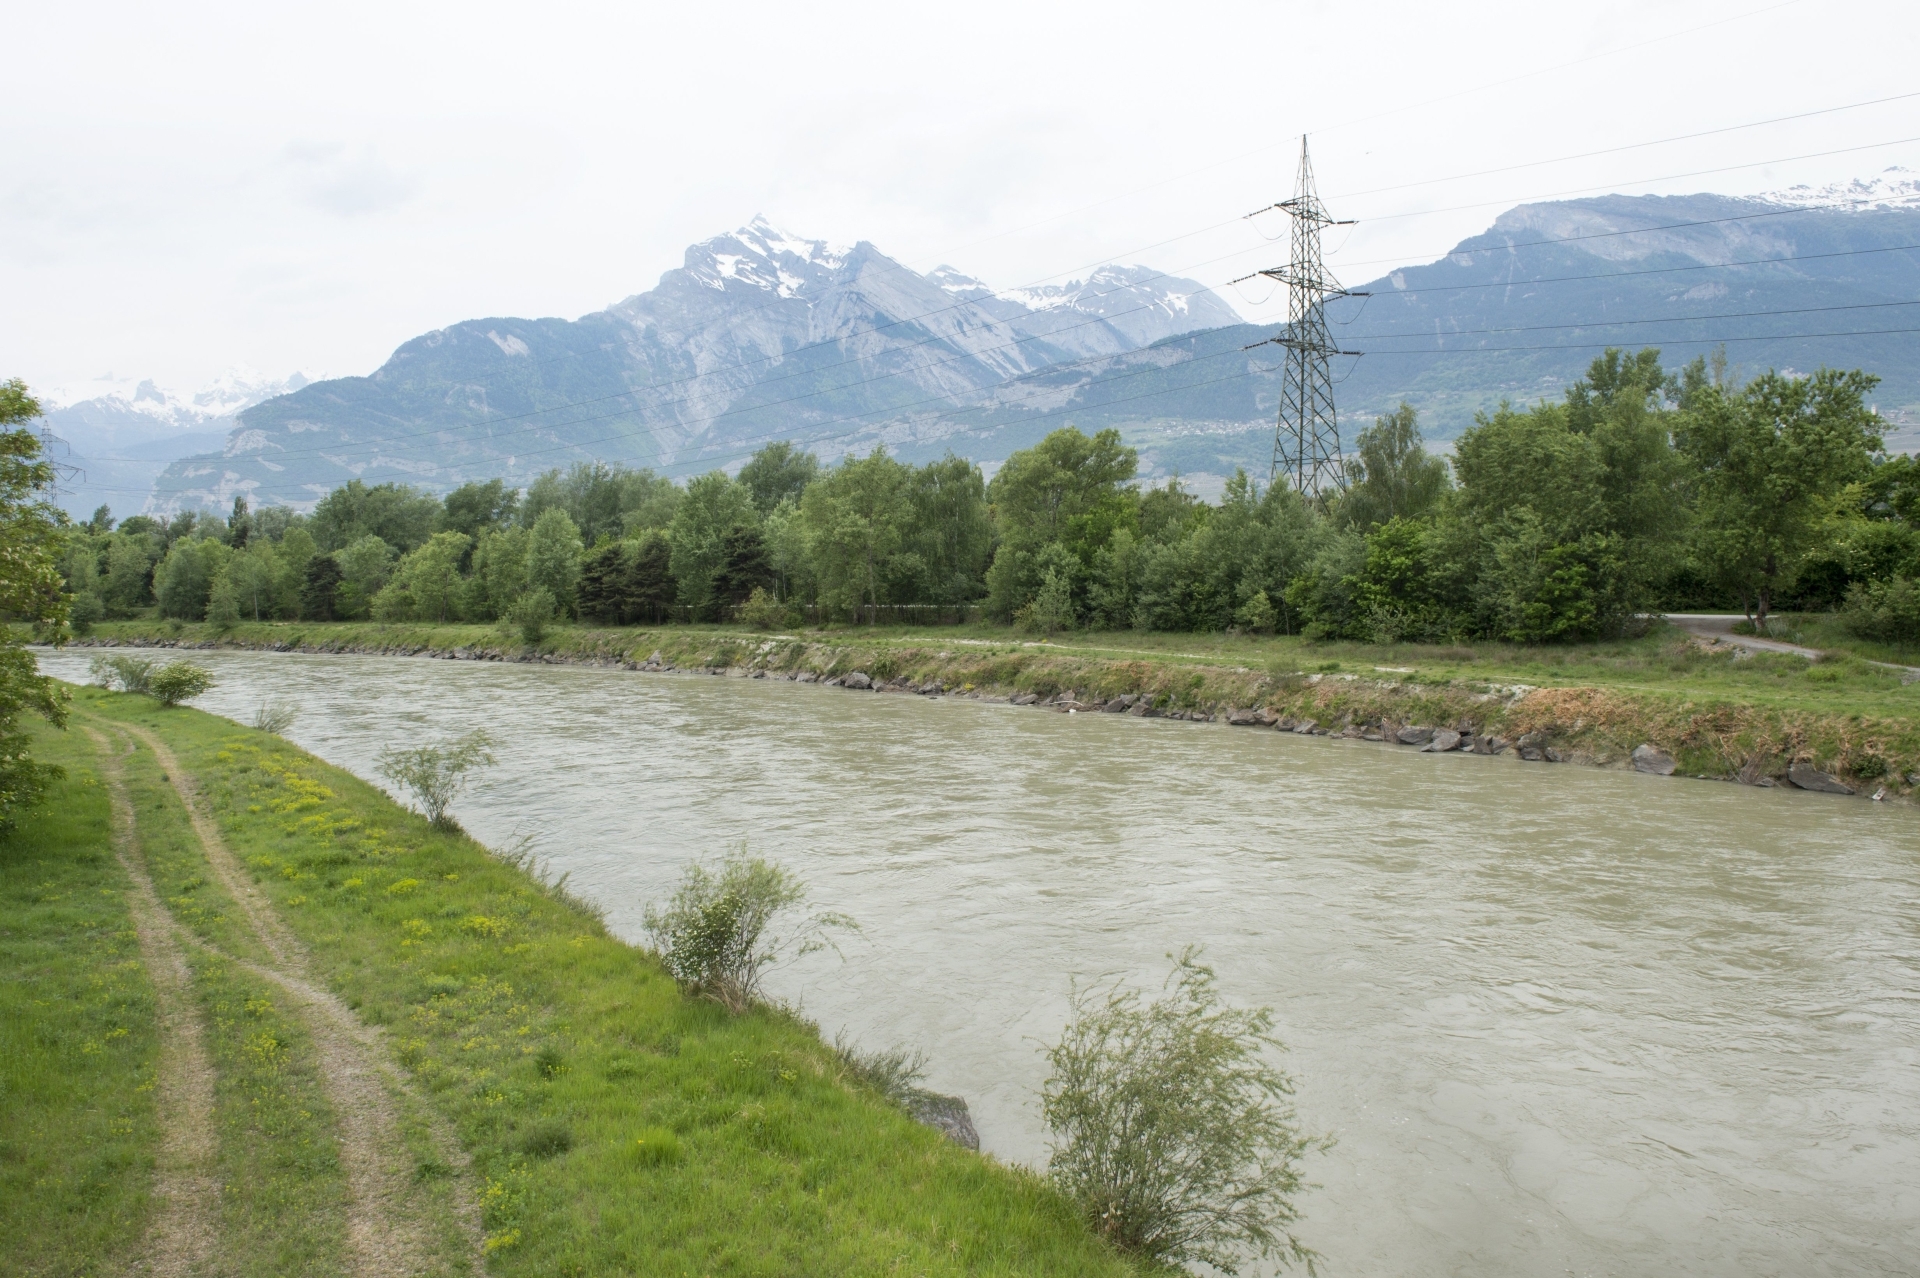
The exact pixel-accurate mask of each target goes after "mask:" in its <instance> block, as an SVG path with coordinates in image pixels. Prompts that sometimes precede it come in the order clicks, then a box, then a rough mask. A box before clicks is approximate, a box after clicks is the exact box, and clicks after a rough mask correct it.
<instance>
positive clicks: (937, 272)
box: [927, 265, 996, 302]
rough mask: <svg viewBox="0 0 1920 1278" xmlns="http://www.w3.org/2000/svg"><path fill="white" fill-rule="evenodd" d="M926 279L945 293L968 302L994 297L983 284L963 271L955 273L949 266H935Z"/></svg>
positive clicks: (992, 292) (991, 291) (990, 290)
mask: <svg viewBox="0 0 1920 1278" xmlns="http://www.w3.org/2000/svg"><path fill="white" fill-rule="evenodd" d="M927 278H928V279H930V280H932V281H933V282H934V283H935V284H938V285H939V286H940V287H941V288H942V289H944V290H945V291H947V292H949V293H952V294H954V295H955V296H957V297H960V298H963V299H964V300H966V301H969V302H971V301H975V300H977V299H979V298H982V297H993V296H996V294H995V293H994V291H993V290H992V289H990V288H988V287H987V286H986V284H985V282H983V281H981V280H977V279H975V278H974V277H973V276H971V275H968V274H967V273H966V272H964V271H957V270H955V269H954V268H953V267H951V266H946V265H941V266H936V267H934V268H933V269H932V270H931V271H928V272H927Z"/></svg>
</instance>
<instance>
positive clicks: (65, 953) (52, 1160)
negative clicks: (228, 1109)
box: [0, 730, 158, 1275]
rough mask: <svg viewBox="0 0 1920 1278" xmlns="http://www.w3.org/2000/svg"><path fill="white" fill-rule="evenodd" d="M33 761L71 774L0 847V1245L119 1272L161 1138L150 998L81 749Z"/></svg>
mask: <svg viewBox="0 0 1920 1278" xmlns="http://www.w3.org/2000/svg"><path fill="white" fill-rule="evenodd" d="M36 753H37V754H38V755H40V757H42V758H44V759H46V760H47V761H50V762H54V763H58V764H60V765H62V766H63V767H65V768H66V770H67V775H66V778H65V780H63V781H61V782H60V783H58V784H57V785H56V786H55V787H54V791H53V794H52V796H51V797H50V799H49V801H48V802H47V803H45V804H43V805H42V806H40V807H39V808H37V809H35V810H33V811H32V812H30V813H28V814H27V816H26V818H25V819H24V820H23V821H22V822H21V824H20V826H19V828H18V829H17V830H15V831H14V832H13V833H12V834H11V835H9V836H7V837H5V838H4V839H0V973H4V979H0V1237H4V1238H5V1240H6V1243H5V1246H6V1250H7V1254H8V1260H7V1263H6V1266H5V1267H6V1269H7V1271H8V1272H10V1273H16V1274H34V1275H42V1274H44V1275H55V1274H58V1275H69V1274H71V1275H81V1274H101V1273H109V1272H116V1273H117V1272H121V1271H123V1270H124V1269H125V1268H126V1266H127V1263H128V1261H129V1260H130V1258H131V1256H132V1253H133V1251H134V1248H135V1247H136V1245H137V1244H138V1242H139V1239H140V1235H141V1231H142V1229H143V1228H144V1226H145V1221H146V1216H147V1197H148V1186H149V1182H150V1180H151V1174H152V1170H153V1161H154V1151H155V1147H156V1143H157V1139H158V1136H157V1128H156V1124H155V1117H154V1099H153V1087H154V1070H155V1058H156V1053H157V1038H156V1033H155V1023H154V1001H153V991H152V988H151V986H150V985H149V984H148V982H147V979H146V976H145V973H144V970H143V968H142V965H141V962H140V951H139V947H138V944H137V943H136V940H135V937H134V932H133V925H132V921H131V919H130V918H129V915H128V910H127V905H126V889H127V881H126V876H125V874H124V873H123V872H122V871H121V869H120V866H119V864H118V862H117V861H116V860H115V858H114V855H113V852H112V850H111V849H110V847H109V844H108V837H107V831H108V808H107V798H106V793H105V791H104V790H103V788H102V787H101V785H100V780H99V777H98V775H97V773H95V771H94V770H93V769H92V767H91V756H90V752H89V751H88V749H87V742H86V740H85V738H83V737H80V736H79V734H77V733H74V734H66V733H56V732H53V731H51V730H47V731H44V732H41V733H39V734H37V740H36Z"/></svg>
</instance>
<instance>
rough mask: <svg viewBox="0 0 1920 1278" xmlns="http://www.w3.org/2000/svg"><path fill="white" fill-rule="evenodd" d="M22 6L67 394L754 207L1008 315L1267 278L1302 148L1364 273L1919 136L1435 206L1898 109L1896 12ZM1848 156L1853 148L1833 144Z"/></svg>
mask: <svg viewBox="0 0 1920 1278" xmlns="http://www.w3.org/2000/svg"><path fill="white" fill-rule="evenodd" d="M3 17H4V26H0V29H4V30H5V31H6V32H7V44H8V50H7V55H6V64H7V69H6V74H5V77H4V83H0V94H3V95H4V99H3V100H0V156H4V164H0V297H4V299H5V303H4V306H0V376H22V377H25V378H26V379H27V380H28V382H29V384H30V385H34V386H37V387H45V388H47V389H49V390H55V389H56V388H57V389H63V390H66V391H67V392H68V393H69V395H71V394H73V393H76V392H84V391H85V389H86V386H87V383H88V381H89V379H92V378H97V377H100V376H102V375H104V374H108V373H111V374H114V375H115V376H117V377H121V378H128V377H152V378H155V379H157V380H159V381H160V382H161V384H163V385H168V386H172V387H175V388H178V389H183V390H191V389H193V388H195V387H197V386H199V385H202V384H204V383H206V382H207V381H208V380H210V379H211V378H212V377H214V376H215V375H217V374H219V373H220V372H222V371H223V370H226V369H228V368H230V367H233V366H236V365H241V366H250V367H252V368H254V369H257V370H259V371H260V372H263V373H267V374H270V375H273V376H283V375H285V374H286V373H288V372H290V371H292V370H295V369H299V370H302V371H305V372H306V373H308V374H309V375H342V374H350V373H365V372H369V371H371V370H372V369H374V368H375V367H377V366H378V365H379V364H380V363H381V362H382V361H383V360H384V359H385V358H386V357H387V355H388V354H389V353H390V352H391V351H392V349H393V348H394V347H395V346H396V345H398V344H399V343H400V342H402V341H405V340H406V339H408V338H409V337H412V336H415V335H417V334H419V333H422V332H425V331H428V330H430V329H434V328H438V327H441V326H443V325H446V324H449V323H453V322H456V321H459V320H462V319H468V318H474V317H479V316H488V315H530V316H537V315H561V316H567V317H574V316H578V315H580V314H583V313H585V312H588V311H592V310H597V309H599V308H601V307H603V306H606V305H607V304H609V303H611V302H613V301H616V300H618V299H619V298H621V297H624V296H627V295H629V294H632V293H635V292H639V291H642V290H644V289H647V288H650V287H652V285H653V283H654V281H655V280H656V279H657V278H658V277H659V275H660V273H661V272H662V271H665V270H668V269H671V268H672V267H674V266H677V265H679V263H680V259H681V254H682V252H683V251H684V249H685V248H686V246H687V245H688V244H690V243H692V242H694V241H696V240H700V239H704V238H706V237H708V236H711V235H714V234H717V233H719V232H722V231H725V230H728V229H730V228H732V227H735V226H738V225H740V224H741V223H743V222H745V221H746V220H747V219H748V218H750V217H751V216H753V215H754V214H755V213H764V214H766V215H767V216H768V217H769V218H770V219H772V220H773V221H774V223H775V224H776V225H778V226H781V227H783V228H785V229H788V230H790V231H792V232H795V233H798V234H802V235H806V236H809V237H820V238H827V239H833V240H838V241H843V242H851V241H854V240H858V239H866V240H871V241H873V242H874V243H875V244H877V245H878V246H879V247H880V248H881V249H882V250H884V251H885V252H888V253H890V254H892V255H893V256H895V257H897V258H899V259H901V260H902V261H904V262H906V263H908V264H909V265H912V266H914V267H916V268H920V269H925V268H927V267H930V266H933V265H935V264H937V263H941V262H949V263H952V264H953V265H955V266H957V267H959V268H960V269H962V270H965V271H968V272H971V273H973V274H975V275H978V276H980V277H982V278H984V279H985V280H987V281H988V282H989V283H991V284H994V285H996V286H1001V287H1005V286H1012V285H1016V284H1025V283H1034V282H1040V281H1047V280H1062V279H1066V278H1071V277H1073V276H1075V275H1077V274H1084V271H1085V268H1086V267H1088V266H1090V265H1093V264H1096V263H1098V262H1101V261H1103V260H1109V259H1117V260H1121V261H1142V262H1146V263H1149V264H1151V265H1153V266H1155V267H1158V268H1160V269H1162V270H1169V271H1178V272H1181V273H1185V274H1190V275H1193V276H1195V277H1197V278H1199V279H1201V280H1202V281H1204V282H1206V283H1209V284H1220V283H1222V282H1224V281H1226V280H1228V279H1230V278H1232V277H1234V276H1237V275H1240V274H1243V273H1245V272H1246V271H1248V270H1250V269H1252V268H1253V267H1255V266H1258V265H1264V264H1267V263H1268V262H1269V261H1278V260H1280V259H1281V258H1283V257H1284V250H1285V244H1284V241H1282V242H1278V243H1274V244H1267V243H1265V242H1264V241H1263V240H1262V239H1261V234H1260V230H1259V229H1258V228H1257V226H1256V225H1255V224H1252V223H1248V222H1244V221H1241V220H1239V218H1240V215H1241V214H1244V213H1246V212H1247V211H1248V210H1250V209H1253V208H1257V207H1259V206H1261V205H1264V204H1268V203H1271V202H1272V201H1273V200H1275V199H1279V198H1282V197H1284V196H1285V195H1286V194H1287V193H1288V189H1289V187H1290V185H1291V181H1292V171H1293V159H1294V154H1295V150H1296V148H1297V146H1298V135H1299V134H1300V133H1301V132H1303V131H1308V132H1311V133H1312V134H1313V149H1314V154H1315V161H1316V167H1317V168H1318V170H1319V174H1320V183H1321V192H1322V194H1323V195H1324V196H1326V197H1328V199H1329V201H1330V202H1331V203H1332V204H1333V206H1334V210H1335V212H1336V214H1338V215H1340V216H1351V217H1358V218H1361V219H1363V222H1362V224H1361V225H1360V226H1359V227H1357V228H1355V229H1354V230H1352V231H1351V232H1350V233H1349V232H1341V233H1339V234H1338V235H1336V236H1335V237H1334V238H1332V239H1331V240H1330V241H1329V244H1330V246H1337V247H1338V249H1339V251H1338V253H1337V255H1336V256H1335V257H1333V258H1332V262H1333V264H1334V265H1335V267H1336V269H1338V270H1340V271H1341V273H1342V274H1343V275H1344V276H1345V278H1347V279H1348V280H1349V281H1352V282H1358V281H1359V280H1363V279H1368V278H1372V277H1373V276H1375V275H1377V274H1379V273H1380V272H1381V271H1382V270H1383V269H1384V268H1385V267H1386V266H1388V265H1392V264H1395V263H1400V262H1405V261H1425V260H1429V259H1431V258H1433V257H1436V256H1438V255H1440V254H1441V253H1442V252H1443V251H1444V250H1445V249H1446V248H1447V247H1449V246H1450V245H1451V244H1453V243H1454V242H1456V241H1457V240H1459V239H1460V238H1462V237H1464V236H1466V235H1470V234H1472V233H1474V232H1476V231H1478V230H1480V229H1482V228H1484V227H1485V225H1486V224H1487V223H1488V222H1489V221H1490V220H1491V219H1492V218H1493V217H1494V216H1495V215H1496V214H1497V213H1498V212H1499V211H1501V210H1502V209H1504V208H1505V207H1507V206H1509V205H1510V204H1513V203H1516V202H1519V201H1521V200H1524V199H1528V198H1539V197H1543V196H1550V195H1556V194H1572V193H1588V192H1589V191H1594V192H1597V191H1606V190H1620V191H1626V192H1634V193H1641V192H1685V191H1698V190H1715V191H1724V192H1729V193H1747V192H1754V191H1761V190H1768V189H1775V188H1779V187H1783V186H1787V185H1791V184H1794V183H1812V184H1816V185H1818V184H1824V183H1828V182H1834V181H1841V180H1845V179H1849V178H1853V177H1863V176H1870V175H1873V174H1875V173H1878V172H1880V171H1881V170H1883V169H1885V168H1886V167H1887V166H1889V165H1895V164H1902V165H1906V166H1909V167H1911V168H1914V169H1920V142H1915V141H1906V142H1901V143H1899V144H1897V145H1877V144H1881V143H1887V142H1891V141H1893V140H1896V139H1906V138H1914V137H1916V136H1920V98H1910V99H1908V100H1906V101H1902V102H1895V103H1889V104H1885V105H1881V106H1877V107H1870V108H1866V109H1859V110H1850V111H1842V112H1837V113H1832V114H1827V115H1823V116H1818V117H1815V118H1812V119H1807V120H1802V121H1797V122H1791V123H1785V124H1776V125H1771V126H1767V127H1761V128H1752V129H1745V130H1741V131H1738V132H1732V133H1725V134H1721V135H1718V136H1715V137H1711V138H1706V139H1701V140H1697V141H1692V142H1682V143H1675V144H1671V145H1659V146H1646V147H1639V148H1637V149H1633V150H1626V151H1621V152H1617V153H1615V154H1611V155H1605V156H1598V157H1593V158H1589V159H1584V160H1574V161H1569V162H1564V163H1552V164H1539V165H1533V166H1532V167H1526V168H1519V169H1516V170H1514V171H1511V172H1506V173H1498V174H1488V175H1483V176H1477V177H1465V178H1462V179H1460V180H1453V181H1441V182H1430V181H1429V180H1430V179H1436V178H1450V177H1453V176H1455V175H1462V174H1473V173H1477V172H1480V171H1483V170H1487V169H1493V168H1500V167H1504V166H1509V165H1521V164H1529V163H1530V162H1533V161H1540V160H1549V159H1553V158H1555V157H1561V156H1567V155H1571V154H1574V153H1578V152H1586V151H1592V150H1596V149H1600V148H1607V147H1619V146H1625V145H1628V144H1634V143H1641V142H1648V141H1652V140H1655V139H1661V138H1668V137H1672V136H1674V135H1676V134H1685V133H1692V132H1695V131H1699V130H1705V129H1713V128H1718V127H1721V126H1726V125H1737V124H1744V123H1748V122H1751V121H1758V120H1765V119H1769V118H1772V117H1777V116H1783V115H1789V114H1793V113H1795V112H1802V111H1811V110H1817V109H1820V108H1827V107H1835V106H1842V105H1846V104H1849V103H1857V102H1862V101H1866V100H1868V99H1873V98H1879V97H1884V96H1887V95H1892V94H1901V93H1913V92H1915V91H1920V6H1916V5H1914V4H1912V3H1911V0H1905V2H1895V0H1889V2H1884V3H1880V2H1872V0H1789V2H1787V3H1781V2H1780V0H1698V2H1691V0H1659V2H1657V3H1656V2H1646V3H1641V2H1630V3H1611V4H1609V3H1600V4H1594V5H1582V6H1576V5H1553V4H1541V3H1538V0H1533V2H1531V3H1525V4H1517V3H1516V4H1478V5H1461V4H1453V5H1435V4H1432V3H1430V2H1429V3H1417V4H1403V3H1375V4H1369V5H1351V4H1324V3H1322V4H1313V5H1303V4H1275V3H1264V4H1258V3H1255V4H1248V3H1204V2H1200V3H1196V2H1194V0H1188V2H1187V3H1182V4H1168V3H1164V2H1162V3H1158V4H1135V3H1124V2H1117V0H1106V2H1103V3H1099V4H1094V3H1074V4H1047V3H1038V4H1036V3H1032V2H1031V0H1029V2H1027V3H1020V4H1004V3H980V2H978V0H975V2H974V3H969V4H965V5H951V4H948V5H911V4H902V3H899V2H898V0H894V2H892V3H886V4H871V5H860V4H837V5H830V4H791V3H788V4H779V5H761V4H755V3H740V2H736V3H733V4H729V5H725V6H715V5H689V4H674V5H645V4H642V5H635V4H631V3H623V4H562V3H552V2H551V0H549V2H548V3H542V4H525V3H517V4H512V5H507V4H492V3H474V2H471V0H469V2H465V3H460V4H408V3H396V2H395V0H383V2H382V3H379V4H357V3H339V2H334V3H327V4H301V5H291V4H261V3H259V2H258V0H250V2H248V3H243V4H208V3H198V4H196V3H180V4H172V5H153V4H105V3H101V4H90V3H83V2H82V3H73V2H69V3H62V4H46V3H39V2H34V3H26V2H23V0H5V3H4V14H3ZM1838 148H1866V149H1854V150H1851V151H1850V152H1848V153H1846V154H1825V155H1813V153H1818V152H1831V151H1834V150H1836V149H1838ZM1803 156H1812V158H1798V159H1795V158H1789V157H1803ZM1736 165H1739V166H1747V167H1740V168H1737V169H1733V170H1732V171H1725V172H1718V173H1699V171H1700V170H1707V169H1726V168H1729V166H1736ZM1677 175H1692V176H1677ZM1652 178H1666V179H1668V180H1665V181H1648V180H1647V179H1652ZM1421 182H1426V183H1427V184H1425V185H1413V186H1409V185H1407V184H1410V183H1421ZM1380 188H1399V189H1385V190H1383V189H1380ZM1282 231H1284V225H1271V226H1268V227H1267V228H1266V233H1267V234H1272V235H1277V234H1280V233H1281V232H1282ZM1225 296H1227V298H1228V300H1229V301H1231V302H1232V303H1233V304H1234V305H1235V306H1237V307H1238V308H1239V309H1240V310H1241V311H1242V313H1243V314H1246V315H1248V316H1249V318H1263V317H1266V316H1268V315H1271V314H1272V313H1273V309H1274V308H1273V306H1272V305H1271V304H1270V305H1268V306H1265V307H1263V306H1261V305H1259V303H1260V302H1261V301H1262V299H1263V298H1264V297H1265V296H1266V294H1265V290H1264V289H1257V290H1252V291H1249V292H1244V293H1243V292H1236V291H1231V290H1229V291H1227V292H1226V293H1225Z"/></svg>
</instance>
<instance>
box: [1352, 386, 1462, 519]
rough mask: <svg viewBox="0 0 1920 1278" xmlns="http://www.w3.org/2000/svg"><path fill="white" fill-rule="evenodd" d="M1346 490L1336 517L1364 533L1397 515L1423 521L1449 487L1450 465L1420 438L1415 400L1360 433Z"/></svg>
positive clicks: (1403, 404) (1397, 517) (1378, 418)
mask: <svg viewBox="0 0 1920 1278" xmlns="http://www.w3.org/2000/svg"><path fill="white" fill-rule="evenodd" d="M1346 469H1347V492H1346V495H1345V496H1344V497H1342V498H1341V499H1340V504H1339V506H1338V508H1337V510H1336V515H1337V517H1338V519H1339V521H1340V523H1341V524H1342V525H1343V526H1344V527H1347V528H1357V529H1359V530H1360V531H1361V532H1365V531H1366V530H1367V529H1369V528H1372V527H1374V526H1376V525H1379V524H1384V523H1387V522H1388V521H1389V520H1392V519H1401V518H1404V519H1419V518H1420V517H1421V516H1423V515H1425V514H1427V512H1429V511H1431V510H1432V509H1433V508H1434V506H1435V505H1437V504H1438V503H1439V501H1440V499H1441V498H1442V497H1444V496H1445V495H1446V492H1447V489H1448V488H1450V487H1451V486H1452V485H1451V481H1450V480H1449V479H1448V478H1447V464H1446V462H1444V461H1442V460H1440V459H1439V458H1438V457H1429V456H1428V455H1427V450H1426V448H1425V446H1424V445H1422V444H1421V442H1420V427H1419V424H1418V421H1417V416H1416V414H1415V412H1414V408H1413V405H1412V404H1407V403H1402V404H1401V405H1400V406H1399V407H1398V408H1396V409H1394V410H1393V411H1392V412H1391V413H1388V414H1387V415H1386V416H1385V417H1376V418H1375V419H1374V422H1373V425H1372V426H1370V427H1368V428H1367V429H1366V430H1363V431H1361V432H1360V435H1359V437H1358V438H1357V439H1355V441H1354V455H1353V456H1352V457H1349V458H1348V459H1347V461H1346Z"/></svg>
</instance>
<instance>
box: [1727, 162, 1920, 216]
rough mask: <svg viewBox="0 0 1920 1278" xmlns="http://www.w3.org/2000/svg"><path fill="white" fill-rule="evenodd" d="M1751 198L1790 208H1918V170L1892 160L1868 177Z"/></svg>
mask: <svg viewBox="0 0 1920 1278" xmlns="http://www.w3.org/2000/svg"><path fill="white" fill-rule="evenodd" d="M1753 198H1754V199H1756V200H1760V201H1762V202H1763V203H1766V204H1784V205H1787V206H1788V207H1791V208H1831V209H1849V208H1851V209H1916V208H1920V173H1915V172H1914V171H1913V170H1912V169H1909V168H1903V167H1901V166H1900V165H1898V164H1896V165H1894V166H1892V167H1891V168H1888V169H1884V170H1882V171H1881V172H1880V173H1878V174H1876V175H1874V176H1873V177H1870V178H1855V179H1853V181H1851V182H1833V183H1829V184H1828V185H1826V186H1820V187H1815V186H1807V185H1805V184H1802V185H1800V186H1790V187H1787V188H1786V189H1785V190H1783V191H1768V192H1765V193H1764V194H1761V195H1756V196H1754V197H1753Z"/></svg>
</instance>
